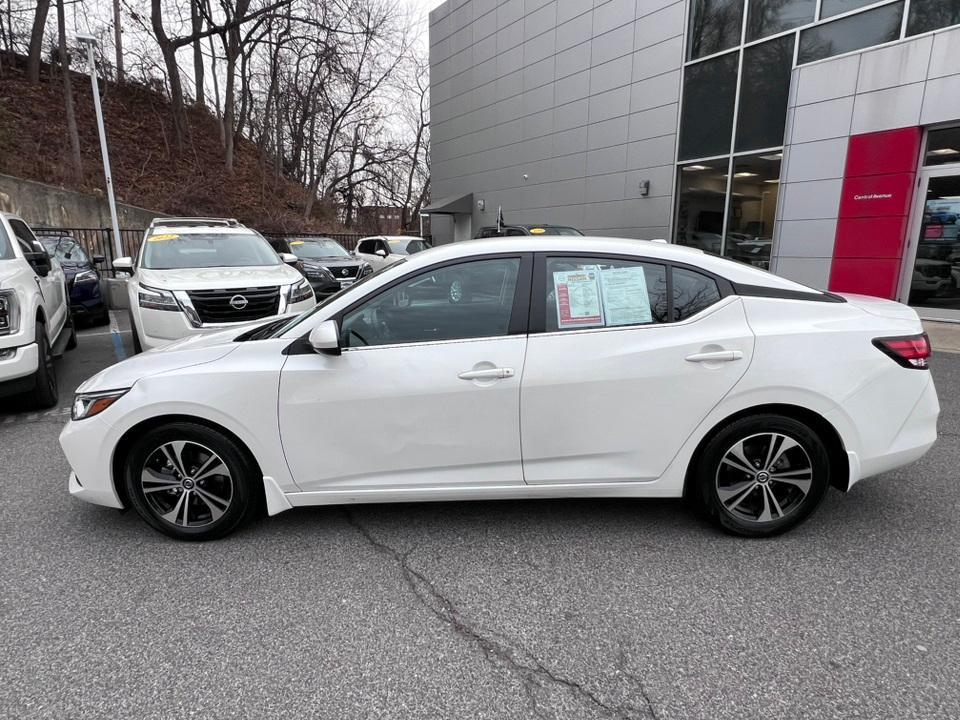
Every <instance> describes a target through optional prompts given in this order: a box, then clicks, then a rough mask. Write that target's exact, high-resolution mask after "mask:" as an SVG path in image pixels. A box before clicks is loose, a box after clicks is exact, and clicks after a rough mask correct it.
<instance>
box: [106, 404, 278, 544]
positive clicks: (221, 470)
mask: <svg viewBox="0 0 960 720" xmlns="http://www.w3.org/2000/svg"><path fill="white" fill-rule="evenodd" d="M258 480H259V478H258V472H257V469H256V466H255V464H254V463H253V461H252V460H251V459H250V458H249V456H248V455H247V453H246V452H245V451H244V449H243V448H241V447H239V446H238V445H237V443H236V442H235V441H234V440H233V439H231V438H229V437H227V436H226V435H225V434H223V433H221V432H219V431H218V430H214V429H212V428H209V427H206V426H205V425H198V424H195V423H190V422H174V423H170V424H167V425H163V426H160V427H157V428H153V429H152V430H149V431H147V432H146V433H144V434H143V435H142V436H141V437H140V438H138V439H137V440H136V441H135V442H134V444H133V446H132V447H131V448H130V452H129V453H128V454H127V459H126V463H125V471H124V481H125V483H126V490H127V495H128V496H129V498H130V502H131V504H132V505H133V507H134V508H135V509H136V511H137V513H139V515H140V516H141V517H142V518H143V519H144V520H145V521H146V522H147V523H148V524H149V525H151V526H152V527H153V528H155V529H157V530H159V531H160V532H162V533H164V534H166V535H169V536H170V537H173V538H177V539H178V540H214V539H216V538H220V537H223V536H224V535H227V534H228V533H230V532H232V531H233V530H234V529H236V528H237V526H239V525H240V524H241V523H243V522H245V521H247V520H249V519H250V518H251V517H252V516H253V515H254V514H255V513H256V510H257V507H258V505H259V498H260V495H259V494H258V489H257V488H258V485H257V481H258Z"/></svg>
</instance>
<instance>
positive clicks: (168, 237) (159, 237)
mask: <svg viewBox="0 0 960 720" xmlns="http://www.w3.org/2000/svg"><path fill="white" fill-rule="evenodd" d="M179 237H180V236H179V235H174V234H172V233H165V234H163V235H151V236H150V237H148V238H147V242H163V241H164V240H177V239H178V238H179Z"/></svg>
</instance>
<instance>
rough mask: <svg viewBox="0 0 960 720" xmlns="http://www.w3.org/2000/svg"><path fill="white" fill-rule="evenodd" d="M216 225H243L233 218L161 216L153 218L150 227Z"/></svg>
mask: <svg viewBox="0 0 960 720" xmlns="http://www.w3.org/2000/svg"><path fill="white" fill-rule="evenodd" d="M209 225H216V226H222V227H243V225H241V224H240V222H239V221H238V220H236V219H235V218H211V217H179V218H178V217H162V218H154V219H153V221H152V222H151V223H150V227H152V228H154V227H207V226H209Z"/></svg>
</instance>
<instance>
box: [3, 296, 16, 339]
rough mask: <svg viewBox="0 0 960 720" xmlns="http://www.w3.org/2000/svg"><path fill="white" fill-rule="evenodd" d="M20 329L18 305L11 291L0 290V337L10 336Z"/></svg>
mask: <svg viewBox="0 0 960 720" xmlns="http://www.w3.org/2000/svg"><path fill="white" fill-rule="evenodd" d="M19 329H20V303H18V302H17V294H16V293H15V292H14V291H13V290H0V335H12V334H13V333H15V332H17V331H18V330H19Z"/></svg>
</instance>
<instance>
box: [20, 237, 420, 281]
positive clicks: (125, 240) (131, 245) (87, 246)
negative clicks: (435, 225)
mask: <svg viewBox="0 0 960 720" xmlns="http://www.w3.org/2000/svg"><path fill="white" fill-rule="evenodd" d="M34 232H36V234H37V235H38V236H39V235H69V236H70V237H72V238H73V239H74V240H76V241H77V242H78V243H80V247H82V248H83V249H84V250H86V252H87V254H88V255H89V256H90V257H91V258H92V257H93V256H95V255H102V256H103V258H104V263H103V265H102V266H101V268H102V270H103V271H104V272H106V273H107V274H109V275H111V276H112V275H113V274H114V270H113V261H114V260H115V259H116V252H115V250H114V247H113V245H114V243H113V230H111V229H110V228H71V227H58V228H34ZM144 232H145V231H144V230H143V229H139V228H127V229H122V230H120V247H121V249H122V251H123V255H122V256H121V257H125V256H128V257H133V256H134V255H136V254H137V251H138V250H139V249H140V243H141V241H142V240H143V234H144ZM263 236H264V237H266V238H267V239H268V240H294V239H296V238H319V237H326V238H332V239H334V240H336V241H337V242H338V243H340V244H341V245H343V247H344V248H346V249H347V250H349V251H350V252H353V251H354V250H356V249H357V242H358V241H359V240H360V239H361V238H364V237H369V236H368V235H362V234H360V233H302V232H300V233H263ZM425 239H426V240H430V236H426V238H425Z"/></svg>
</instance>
